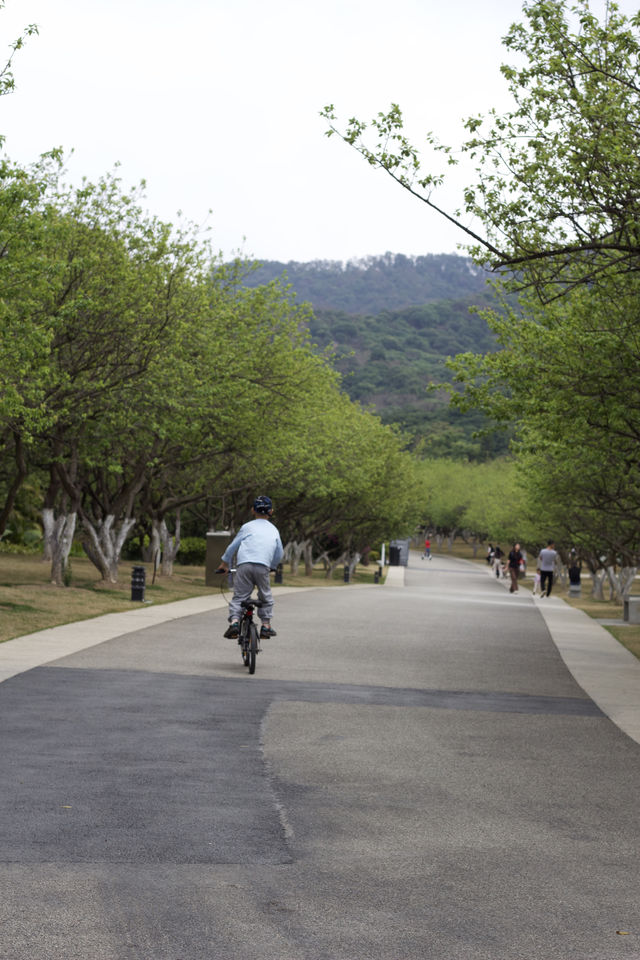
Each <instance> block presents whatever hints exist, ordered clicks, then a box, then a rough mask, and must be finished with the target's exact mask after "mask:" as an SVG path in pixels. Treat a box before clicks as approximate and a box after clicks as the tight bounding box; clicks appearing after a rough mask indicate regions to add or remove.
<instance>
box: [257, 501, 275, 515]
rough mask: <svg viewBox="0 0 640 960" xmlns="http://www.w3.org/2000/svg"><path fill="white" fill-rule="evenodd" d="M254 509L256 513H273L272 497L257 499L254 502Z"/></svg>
mask: <svg viewBox="0 0 640 960" xmlns="http://www.w3.org/2000/svg"><path fill="white" fill-rule="evenodd" d="M253 509H254V510H255V512H256V513H265V514H269V513H272V512H273V503H272V502H271V497H256V499H255V500H254V501H253Z"/></svg>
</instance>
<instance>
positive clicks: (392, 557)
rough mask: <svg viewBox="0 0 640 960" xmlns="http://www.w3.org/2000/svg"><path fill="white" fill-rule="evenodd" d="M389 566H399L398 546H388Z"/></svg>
mask: <svg viewBox="0 0 640 960" xmlns="http://www.w3.org/2000/svg"><path fill="white" fill-rule="evenodd" d="M389 566H391V567H399V566H400V547H394V546H390V547H389Z"/></svg>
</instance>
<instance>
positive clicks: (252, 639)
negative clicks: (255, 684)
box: [247, 623, 258, 673]
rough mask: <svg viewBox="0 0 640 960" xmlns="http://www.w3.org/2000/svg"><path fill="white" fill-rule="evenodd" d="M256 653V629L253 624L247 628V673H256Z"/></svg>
mask: <svg viewBox="0 0 640 960" xmlns="http://www.w3.org/2000/svg"><path fill="white" fill-rule="evenodd" d="M257 652H258V628H257V627H256V625H255V623H252V624H250V626H249V662H248V663H247V666H248V667H249V673H255V672H256V653H257Z"/></svg>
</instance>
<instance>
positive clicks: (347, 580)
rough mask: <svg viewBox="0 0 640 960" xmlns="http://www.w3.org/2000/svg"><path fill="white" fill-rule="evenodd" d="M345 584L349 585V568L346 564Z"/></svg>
mask: <svg viewBox="0 0 640 960" xmlns="http://www.w3.org/2000/svg"><path fill="white" fill-rule="evenodd" d="M344 582H345V583H349V567H348V566H347V564H346V563H345V565H344Z"/></svg>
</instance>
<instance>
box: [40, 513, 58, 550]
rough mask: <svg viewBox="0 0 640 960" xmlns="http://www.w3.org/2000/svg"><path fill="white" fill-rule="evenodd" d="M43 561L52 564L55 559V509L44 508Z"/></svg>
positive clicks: (42, 514)
mask: <svg viewBox="0 0 640 960" xmlns="http://www.w3.org/2000/svg"><path fill="white" fill-rule="evenodd" d="M41 516H42V559H43V560H45V561H47V562H48V563H50V562H51V559H52V557H53V546H52V540H53V536H54V527H55V523H56V517H55V512H54V510H53V507H43V508H42V513H41Z"/></svg>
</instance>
